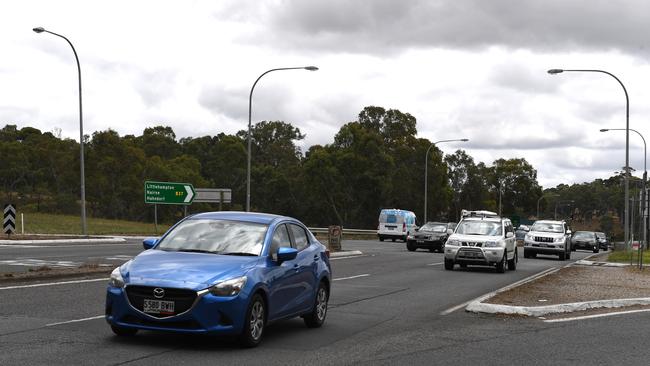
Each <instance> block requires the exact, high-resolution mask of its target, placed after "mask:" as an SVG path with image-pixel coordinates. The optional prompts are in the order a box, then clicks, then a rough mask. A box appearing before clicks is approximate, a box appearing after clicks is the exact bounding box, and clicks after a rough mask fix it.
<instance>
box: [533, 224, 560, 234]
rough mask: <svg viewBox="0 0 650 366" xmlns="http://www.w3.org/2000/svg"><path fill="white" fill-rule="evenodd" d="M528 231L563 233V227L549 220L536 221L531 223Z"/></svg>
mask: <svg viewBox="0 0 650 366" xmlns="http://www.w3.org/2000/svg"><path fill="white" fill-rule="evenodd" d="M530 231H541V232H547V233H563V232H564V228H563V227H562V224H554V223H551V222H536V223H534V224H533V227H531V228H530Z"/></svg>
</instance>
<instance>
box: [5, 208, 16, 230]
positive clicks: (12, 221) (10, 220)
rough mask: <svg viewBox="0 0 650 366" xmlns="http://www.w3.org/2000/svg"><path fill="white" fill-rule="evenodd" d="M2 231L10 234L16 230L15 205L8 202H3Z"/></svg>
mask: <svg viewBox="0 0 650 366" xmlns="http://www.w3.org/2000/svg"><path fill="white" fill-rule="evenodd" d="M2 231H3V232H4V233H5V234H12V233H13V232H14V231H16V207H14V205H12V204H10V203H8V204H5V210H4V216H3V220H2Z"/></svg>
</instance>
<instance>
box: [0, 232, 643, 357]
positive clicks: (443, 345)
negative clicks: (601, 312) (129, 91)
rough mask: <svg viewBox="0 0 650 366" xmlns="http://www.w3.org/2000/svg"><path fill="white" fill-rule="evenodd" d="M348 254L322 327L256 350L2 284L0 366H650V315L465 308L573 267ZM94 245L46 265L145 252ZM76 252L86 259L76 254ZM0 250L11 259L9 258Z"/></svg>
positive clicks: (79, 299)
mask: <svg viewBox="0 0 650 366" xmlns="http://www.w3.org/2000/svg"><path fill="white" fill-rule="evenodd" d="M343 245H344V249H348V250H351V249H358V250H361V251H363V252H364V255H362V256H355V257H350V258H337V259H334V260H333V261H332V266H333V270H334V279H335V281H334V282H333V286H332V296H331V299H330V309H329V312H328V318H327V321H326V323H325V325H324V326H323V327H322V328H320V329H308V328H306V327H305V326H304V324H303V322H302V320H301V319H293V320H288V321H283V322H279V323H275V324H273V325H271V326H270V327H269V328H268V329H267V332H266V333H265V336H264V337H265V338H264V340H263V342H262V344H261V345H260V346H259V347H257V348H254V349H242V348H240V347H239V346H238V344H237V343H236V342H233V341H232V340H229V339H222V338H215V337H208V336H187V335H176V334H166V333H157V332H139V333H138V334H137V335H136V336H135V337H131V338H118V337H115V336H113V333H112V332H111V331H110V329H109V327H108V325H107V324H106V322H105V321H104V319H103V316H102V314H103V311H104V309H103V306H104V296H105V295H104V294H105V287H106V281H105V279H101V278H100V279H98V280H91V281H89V282H74V283H66V284H54V285H48V286H40V287H20V286H18V287H15V286H14V287H12V288H7V286H6V285H0V364H1V365H34V364H47V365H57V364H65V365H71V364H92V365H120V364H129V365H131V364H132V365H179V364H188V365H202V364H220V365H232V364H237V365H248V364H251V365H287V364H289V365H293V364H296V365H315V364H334V365H339V364H372V365H381V364H385V365H394V364H409V365H413V364H426V365H430V364H455V365H469V364H480V365H503V364H506V365H548V364H552V365H564V364H571V365H582V364H585V365H587V364H589V365H600V364H602V365H605V364H625V365H647V364H648V359H650V351H648V348H647V347H645V346H644V345H643V344H644V343H645V340H646V339H648V337H649V336H650V319H649V317H648V315H647V313H636V314H627V315H619V316H612V317H603V318H595V319H586V320H578V321H570V322H562V323H547V322H544V321H543V320H542V319H537V318H521V317H503V316H491V315H477V314H471V313H466V312H464V311H463V307H462V306H460V305H462V304H464V303H466V302H468V301H470V300H472V299H474V298H476V297H478V296H480V295H483V294H485V293H487V292H490V291H493V290H496V289H498V288H501V287H503V286H506V285H508V284H510V283H513V282H516V281H518V280H520V279H523V278H525V277H528V276H531V275H533V274H536V273H539V272H541V271H543V270H546V269H548V268H552V267H558V266H562V265H565V264H566V263H568V262H560V261H558V260H557V259H554V258H552V257H548V258H541V257H540V258H539V259H521V260H520V262H519V266H518V268H517V271H514V272H510V271H508V272H506V273H505V274H498V273H495V271H494V270H493V269H479V268H478V267H477V268H470V269H468V270H460V269H458V267H456V268H457V269H456V270H454V271H445V270H444V269H443V266H442V262H443V257H442V254H437V253H435V254H434V253H429V252H427V251H417V252H408V251H406V248H405V245H404V244H403V243H386V242H384V243H380V242H379V241H346V242H344V243H343ZM134 246H135V244H134ZM82 248H85V249H82ZM90 248H91V249H90ZM90 248H89V247H78V248H77V249H78V253H73V252H74V251H72V252H67V249H66V251H65V252H64V251H62V252H61V253H62V255H66V256H67V257H62V256H57V252H56V251H55V252H53V253H50V254H49V255H48V257H50V258H54V259H61V258H69V259H71V260H72V259H74V260H77V258H83V256H86V258H91V257H92V258H99V257H102V258H105V257H107V256H112V257H115V256H118V255H123V256H125V258H126V257H127V256H131V255H133V254H136V253H137V252H138V251H139V248H132V247H129V246H124V245H123V246H117V245H115V244H111V245H110V246H109V245H106V246H105V247H95V248H92V247H90ZM59 249H61V250H62V248H59ZM1 250H4V249H1ZM79 252H83V253H84V254H83V256H81V257H76V255H79ZM0 253H2V255H3V258H4V257H5V256H4V255H5V253H6V252H4V251H2V252H0ZM21 253H22V252H21ZM73 254H74V255H73ZM520 254H521V253H520ZM589 254H590V253H588V252H574V255H573V256H572V257H574V260H575V259H579V258H581V257H585V256H587V255H589ZM12 255H14V257H17V256H18V253H14V254H12ZM20 255H21V256H22V254H20ZM31 255H36V253H32V254H31ZM35 258H37V257H35ZM38 258H45V256H43V257H38ZM60 281H61V280H59V282H60ZM67 281H68V282H70V281H69V280H67ZM52 282H57V281H52ZM3 286H4V287H3Z"/></svg>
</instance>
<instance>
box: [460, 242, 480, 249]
mask: <svg viewBox="0 0 650 366" xmlns="http://www.w3.org/2000/svg"><path fill="white" fill-rule="evenodd" d="M460 246H462V247H479V248H480V247H482V246H483V243H481V242H473V241H461V242H460Z"/></svg>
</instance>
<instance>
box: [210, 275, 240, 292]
mask: <svg viewBox="0 0 650 366" xmlns="http://www.w3.org/2000/svg"><path fill="white" fill-rule="evenodd" d="M246 279H247V278H246V276H241V277H237V278H232V279H230V280H226V281H223V282H219V283H217V284H216V285H213V286H211V287H210V288H209V289H208V291H210V293H211V294H212V295H214V296H235V295H237V294H239V292H240V291H241V289H242V288H244V285H246Z"/></svg>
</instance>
